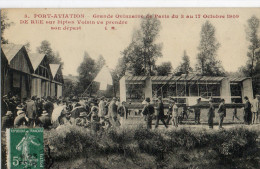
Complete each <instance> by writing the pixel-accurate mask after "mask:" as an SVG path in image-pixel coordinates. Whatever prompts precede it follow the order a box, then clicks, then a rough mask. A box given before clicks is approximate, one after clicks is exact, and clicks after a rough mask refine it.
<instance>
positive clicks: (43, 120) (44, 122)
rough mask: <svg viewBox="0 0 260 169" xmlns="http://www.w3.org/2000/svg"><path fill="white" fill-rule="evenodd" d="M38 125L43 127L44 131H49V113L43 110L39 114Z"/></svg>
mask: <svg viewBox="0 0 260 169" xmlns="http://www.w3.org/2000/svg"><path fill="white" fill-rule="evenodd" d="M38 123H39V126H40V127H43V128H44V129H49V128H50V126H51V125H52V124H51V118H50V116H49V113H48V112H47V111H46V110H44V111H43V112H42V114H41V116H40V117H39V118H38Z"/></svg>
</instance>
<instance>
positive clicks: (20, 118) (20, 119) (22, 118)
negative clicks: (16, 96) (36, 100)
mask: <svg viewBox="0 0 260 169" xmlns="http://www.w3.org/2000/svg"><path fill="white" fill-rule="evenodd" d="M16 109H17V110H18V111H17V116H16V118H15V119H14V127H15V128H18V127H20V126H23V125H27V123H28V121H29V119H28V117H26V115H25V112H24V111H23V109H24V107H23V106H22V105H21V104H20V105H18V106H17V107H16Z"/></svg>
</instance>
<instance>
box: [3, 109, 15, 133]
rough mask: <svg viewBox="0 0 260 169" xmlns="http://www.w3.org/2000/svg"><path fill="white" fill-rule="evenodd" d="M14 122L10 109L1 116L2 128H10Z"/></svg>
mask: <svg viewBox="0 0 260 169" xmlns="http://www.w3.org/2000/svg"><path fill="white" fill-rule="evenodd" d="M13 124H14V119H13V113H12V112H11V111H7V113H6V115H5V116H4V117H2V130H5V129H7V128H12V127H13Z"/></svg>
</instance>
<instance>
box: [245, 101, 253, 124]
mask: <svg viewBox="0 0 260 169" xmlns="http://www.w3.org/2000/svg"><path fill="white" fill-rule="evenodd" d="M244 99H245V101H246V103H245V107H244V121H245V124H248V125H249V124H250V123H251V121H252V120H251V119H252V112H251V103H250V102H249V99H248V97H247V96H245V97H244Z"/></svg>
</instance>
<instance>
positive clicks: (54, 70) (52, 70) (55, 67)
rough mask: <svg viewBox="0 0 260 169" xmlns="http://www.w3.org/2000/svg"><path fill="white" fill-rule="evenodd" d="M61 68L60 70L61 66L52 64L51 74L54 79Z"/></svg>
mask: <svg viewBox="0 0 260 169" xmlns="http://www.w3.org/2000/svg"><path fill="white" fill-rule="evenodd" d="M59 68H60V64H50V69H51V74H52V77H53V78H55V76H56V74H57V72H58V70H59Z"/></svg>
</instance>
